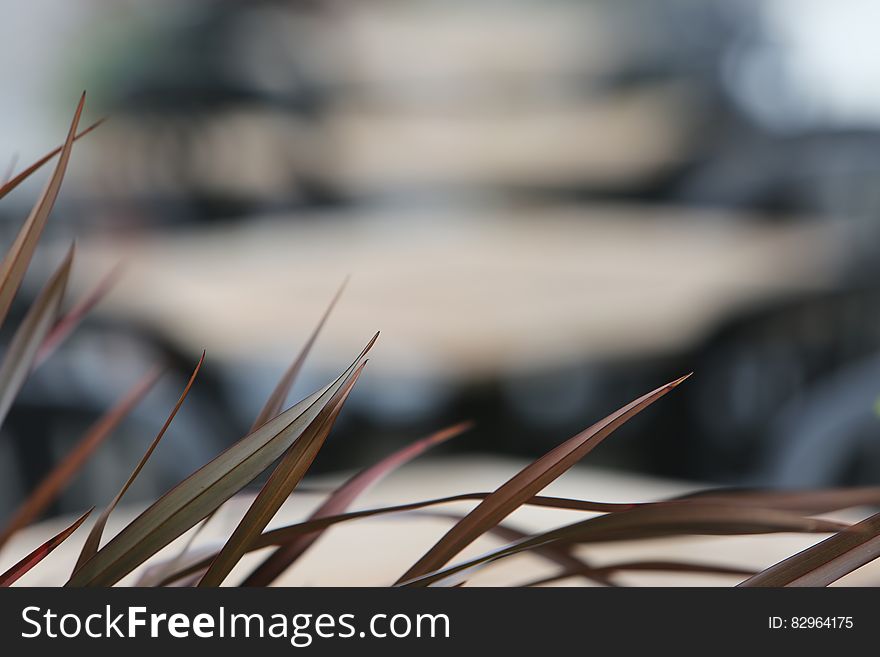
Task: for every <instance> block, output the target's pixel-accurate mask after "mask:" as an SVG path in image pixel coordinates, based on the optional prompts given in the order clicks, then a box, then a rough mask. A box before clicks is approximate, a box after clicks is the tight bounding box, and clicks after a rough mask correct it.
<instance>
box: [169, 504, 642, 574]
mask: <svg viewBox="0 0 880 657" xmlns="http://www.w3.org/2000/svg"><path fill="white" fill-rule="evenodd" d="M491 494H492V493H462V494H459V495H450V496H448V497H438V498H435V499H430V500H422V501H419V502H410V503H408V504H398V505H395V506H386V507H378V508H374V509H364V510H362V511H349V512H347V513H341V514H339V515H335V516H325V517H322V518H315V519H314V520H306V521H303V522H298V523H295V524H292V525H287V526H284V527H279V528H277V529H272V530H269V531H267V532H264V533H263V534H261V535H260V536H259V537H258V538H257V539H255V541H254V542H253V544H252V545H251V546H250V547H249V548H248V552H253V551H254V550H260V549H262V548H266V547H279V546H282V545H285V544H287V543H290V542H291V541H293V540H295V539H297V538H298V537H300V536H303V535H306V534H313V533H314V532H316V531H319V530H322V529H324V528H326V527H330V526H332V525H336V524H338V523H341V522H349V521H352V520H360V519H362V518H370V517H373V516H382V515H389V514H393V513H405V512H407V511H416V510H419V509H424V508H427V507H431V506H438V505H441V504H451V503H455V502H470V501H475V500H484V499H486V498H487V497H489V495H491ZM525 504H526V505H528V506H540V507H547V508H552V509H563V510H568V511H588V512H595V511H607V510H609V509H608V508H607V507H613V510H615V511H622V510H624V509H630V508H633V505H631V504H610V503H606V502H590V501H586V500H574V499H570V498H563V497H546V496H542V495H536V496H535V497H533V498H531V499H529V500H527V501H526V503H525ZM211 559H213V557H211V558H209V559H206V560H203V561H200V562H198V563H196V564H195V565H194V566H193V567H192V568H188V569H187V570H181V571H180V572H175V573H172V574H170V575H168V576H167V577H166V578H165V579H163V580H162V582H161V583H160V585H165V584H168V583H170V582H173V581H175V580H177V579H179V578H181V577H185V576H187V575H190V574H192V573H193V572H197V571H198V570H200V569H204V568H206V567H207V566H208V565H209V564H210V563H211Z"/></svg>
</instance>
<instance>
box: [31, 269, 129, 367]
mask: <svg viewBox="0 0 880 657" xmlns="http://www.w3.org/2000/svg"><path fill="white" fill-rule="evenodd" d="M120 269H121V265H117V266H116V267H114V268H113V269H112V270H111V271H110V272H109V273H108V274H107V275H106V276H104V278H102V279H101V280H100V281H99V282H98V284H97V285H96V286H95V288H94V289H93V290H92V291H91V292H90V293H89V294H87V295H86V296H85V297H84V298H83V299H82V300H80V301H79V302H78V303H77V304H75V305H74V306H73V307H72V308H71V309H70V310H68V311H67V312H66V313H65V314H64V315H63V316H62V317H61V318H60V319H59V320H58V322H56V324H55V326H53V327H52V330H51V331H49V334H48V335H47V336H46V338H45V339H44V340H43V343H42V344H41V345H40V349H39V351H37V356H36V358H35V359H34V368H37V367H39V366H40V365H42V364H43V363H44V362H45V361H46V359H47V358H49V356H51V355H52V353H54V351H55V350H56V349H57V348H58V346H59V345H60V344H61V343H62V342H64V341H65V340H66V339H67V338H68V337H69V336H70V334H71V333H73V331H74V330H75V329H76V327H77V326H79V325H80V323H81V322H82V320H83V319H84V318H85V316H86V315H88V314H89V313H90V312H91V311H92V309H93V308H94V307H95V306H96V305H98V303H100V302H101V300H102V299H103V298H104V297H105V296H107V293H108V292H109V291H110V290H111V289H112V288H113V286H114V285H115V284H116V281H117V280H119V272H120Z"/></svg>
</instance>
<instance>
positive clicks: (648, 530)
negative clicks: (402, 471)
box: [398, 504, 850, 586]
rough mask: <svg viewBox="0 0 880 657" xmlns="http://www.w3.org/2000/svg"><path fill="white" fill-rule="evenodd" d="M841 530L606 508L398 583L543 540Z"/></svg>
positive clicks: (781, 515) (772, 519)
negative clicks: (607, 511)
mask: <svg viewBox="0 0 880 657" xmlns="http://www.w3.org/2000/svg"><path fill="white" fill-rule="evenodd" d="M842 530H847V532H849V531H850V526H849V525H846V524H844V523H839V522H834V521H831V520H820V519H816V518H804V517H803V516H799V515H797V514H794V513H790V512H787V511H775V510H772V509H749V508H745V507H735V506H727V505H720V506H713V505H709V504H705V505H702V504H701V505H694V506H684V505H675V506H667V507H660V506H652V507H645V508H640V509H635V510H633V511H626V512H623V513H612V514H606V515H603V516H599V517H596V518H590V519H588V520H582V521H580V522H577V523H574V524H571V525H565V526H564V527H559V528H557V529H552V530H550V531H547V532H542V533H539V534H534V535H532V536H530V537H529V538H528V539H526V540H524V541H520V542H518V543H513V544H511V545H508V546H506V547H503V548H500V549H498V550H494V551H492V552H489V553H487V554H484V555H482V556H480V557H476V558H474V559H470V560H467V561H465V562H462V563H459V564H457V565H454V566H448V567H446V568H443V569H438V570H436V571H434V572H431V573H427V574H425V575H420V576H419V577H416V578H413V579H411V580H408V581H405V582H402V583H398V585H400V586H431V585H435V584H439V583H442V582H443V581H444V580H446V579H447V578H449V577H452V576H458V574H459V573H461V572H464V571H466V572H467V573H468V575H470V574H471V573H472V572H474V571H475V570H477V569H478V568H480V567H482V566H483V565H484V564H488V563H493V562H495V561H497V560H499V559H503V558H506V557H509V556H512V555H514V554H519V553H520V552H524V551H526V550H533V549H535V548H536V547H538V546H542V545H546V544H548V543H562V544H564V545H574V544H581V543H606V542H614V541H631V540H642V539H656V538H665V537H669V536H687V535H719V536H726V535H739V534H770V533H779V532H802V533H824V532H837V531H842Z"/></svg>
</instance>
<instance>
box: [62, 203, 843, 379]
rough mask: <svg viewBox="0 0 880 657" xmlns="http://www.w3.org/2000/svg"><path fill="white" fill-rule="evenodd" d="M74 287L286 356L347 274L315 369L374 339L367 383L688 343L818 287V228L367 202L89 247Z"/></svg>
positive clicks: (264, 354) (634, 209) (129, 311)
mask: <svg viewBox="0 0 880 657" xmlns="http://www.w3.org/2000/svg"><path fill="white" fill-rule="evenodd" d="M78 247H79V253H78V262H77V265H76V271H77V279H76V281H75V287H77V288H79V290H84V289H85V288H86V286H87V284H88V283H89V282H92V281H94V280H95V279H96V278H97V277H98V276H99V275H100V274H101V273H103V272H105V271H107V270H108V269H110V268H111V267H112V266H113V265H114V264H116V263H118V262H119V261H123V262H124V263H125V272H124V277H123V280H122V281H121V282H120V284H119V285H118V287H117V288H116V289H115V291H114V292H113V293H112V294H111V295H110V297H109V298H108V299H107V300H106V301H104V302H103V303H102V304H101V306H100V307H99V312H102V313H106V314H108V315H111V316H114V317H118V318H128V319H135V320H137V321H139V322H141V323H143V324H146V325H148V326H153V327H155V328H157V329H159V330H161V331H163V332H164V333H165V334H167V335H169V336H171V337H172V338H173V339H175V340H177V341H178V342H179V343H181V344H182V345H184V346H185V347H186V348H187V349H189V350H190V351H192V352H193V353H197V352H199V351H201V349H202V348H207V350H208V353H209V355H210V357H213V358H218V357H219V358H222V359H226V360H232V361H239V362H242V361H248V362H254V361H255V360H256V361H258V362H260V361H262V362H273V363H276V364H277V365H278V367H280V366H281V363H283V362H286V361H287V360H288V359H289V358H290V357H291V356H292V354H293V353H295V351H296V349H298V347H299V345H300V344H301V343H302V342H303V341H304V339H305V338H306V336H307V334H308V333H309V332H310V331H311V330H312V328H313V327H314V325H315V323H316V322H317V320H318V318H319V317H320V315H321V314H322V313H323V311H324V309H325V307H326V306H327V304H328V302H329V300H330V298H331V297H332V296H333V294H334V292H335V291H336V289H337V288H338V287H339V285H340V284H341V282H342V281H343V279H344V278H345V277H346V275H348V274H350V275H351V281H350V284H349V286H348V289H347V290H346V291H345V294H344V296H343V298H342V300H341V302H340V303H339V305H338V307H337V309H336V311H335V312H334V314H333V317H332V318H331V320H330V322H329V323H328V325H327V326H326V328H325V330H324V332H323V334H322V336H321V339H320V342H319V343H318V345H317V349H316V351H315V354H314V358H315V360H314V361H313V363H317V365H318V367H319V369H320V370H321V371H333V370H336V369H339V368H340V367H341V366H343V365H344V364H345V363H346V362H348V361H349V360H350V358H351V357H353V356H354V355H355V354H356V353H357V352H358V350H359V349H360V347H361V346H362V345H363V344H364V343H365V342H366V341H367V340H368V339H369V337H370V336H371V335H372V333H373V332H374V331H376V330H381V331H382V337H381V338H380V341H379V343H378V344H377V346H376V348H375V350H374V352H373V361H372V362H371V364H370V368H371V372H372V375H371V376H376V377H385V376H398V377H399V376H404V377H439V378H450V379H455V380H462V379H472V378H475V377H485V376H493V375H498V374H504V373H505V372H509V371H511V370H513V371H515V370H517V369H518V368H526V367H533V366H536V365H538V366H554V365H559V364H563V363H567V362H572V361H573V360H575V361H577V362H582V361H585V360H591V359H592V360H602V359H606V358H614V357H621V356H623V357H640V356H651V355H662V354H667V353H670V352H674V351H675V350H678V349H682V348H686V347H688V346H690V345H692V344H693V343H694V341H697V340H699V339H700V338H701V337H702V336H703V335H704V334H706V332H707V331H709V330H711V329H712V328H713V327H714V326H715V325H716V324H717V323H718V322H720V321H723V320H724V319H725V318H727V317H729V316H731V315H732V314H734V313H735V312H737V311H738V310H740V309H744V308H748V307H749V306H751V305H753V304H756V303H760V302H763V301H767V300H770V299H774V298H779V297H785V296H786V295H791V294H796V293H798V292H803V291H811V290H817V289H821V288H825V287H828V286H829V285H831V284H832V281H833V276H834V272H835V257H836V252H835V250H834V249H835V241H834V238H833V234H832V233H831V229H830V227H829V226H828V225H827V224H820V223H810V222H794V221H792V222H782V223H768V222H762V221H759V220H757V219H755V218H753V217H750V216H747V215H736V214H731V213H718V212H711V211H704V210H685V209H681V208H671V207H668V208H663V207H639V206H611V205H608V206H601V205H595V206H575V205H528V206H527V205H522V206H517V207H504V206H502V207H499V206H476V207H470V208H468V209H430V208H427V209H412V208H407V209H394V208H392V209H387V208H385V209H378V208H377V209H373V210H370V209H366V210H352V211H338V212H333V213H330V212H324V213H314V214H308V215H296V216H277V217H263V218H256V217H255V218H253V219H249V220H243V221H241V222H239V223H236V224H234V225H226V226H223V227H214V228H198V229H196V228H193V229H191V230H189V229H186V230H182V229H179V230H174V231H173V232H167V233H156V234H143V235H130V236H128V237H127V238H122V237H116V238H113V237H102V238H87V239H84V240H81V241H80V243H79V245H78Z"/></svg>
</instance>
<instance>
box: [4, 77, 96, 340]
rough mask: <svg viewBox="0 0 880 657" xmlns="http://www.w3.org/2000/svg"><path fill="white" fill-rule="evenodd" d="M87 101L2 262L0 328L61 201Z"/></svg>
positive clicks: (81, 100)
mask: <svg viewBox="0 0 880 657" xmlns="http://www.w3.org/2000/svg"><path fill="white" fill-rule="evenodd" d="M85 100H86V95H85V93H83V95H82V97H81V98H80V101H79V104H78V105H77V108H76V112H75V113H74V115H73V121H72V122H71V124H70V132H69V133H68V134H67V140H66V141H65V142H64V146H63V147H62V148H61V156H60V157H59V158H58V164H57V165H56V167H55V171H54V172H53V173H52V176H51V177H50V178H49V182H48V183H46V187H45V188H44V189H43V193H42V194H41V195H40V198H39V200H38V201H37V203H36V205H34V207H33V209H32V210H31V213H30V215H28V218H27V219H26V220H25V222H24V225H23V226H22V227H21V230H20V231H19V233H18V236H17V237H16V238H15V242H13V244H12V246H11V247H10V249H9V251H8V252H7V253H6V256H5V257H4V258H3V262H2V263H0V326H2V325H3V322H4V320H5V319H6V314H7V313H8V312H9V306H11V305H12V299H13V298H14V297H15V293H16V292H17V291H18V288H19V286H20V285H21V281H22V279H23V278H24V274H25V271H27V268H28V264H29V263H30V261H31V258H32V257H33V255H34V249H36V247H37V242H38V241H39V239H40V235H42V233H43V228H45V226H46V220H47V219H48V218H49V213H50V212H51V211H52V208H53V207H54V205H55V199H56V198H58V191H59V190H60V189H61V181H62V180H63V179H64V172H65V171H66V170H67V163H68V161H69V160H70V151H71V149H72V148H73V140H74V137H75V136H76V127H77V125H78V124H79V118H80V116H81V115H82V110H83V105H84V104H85Z"/></svg>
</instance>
